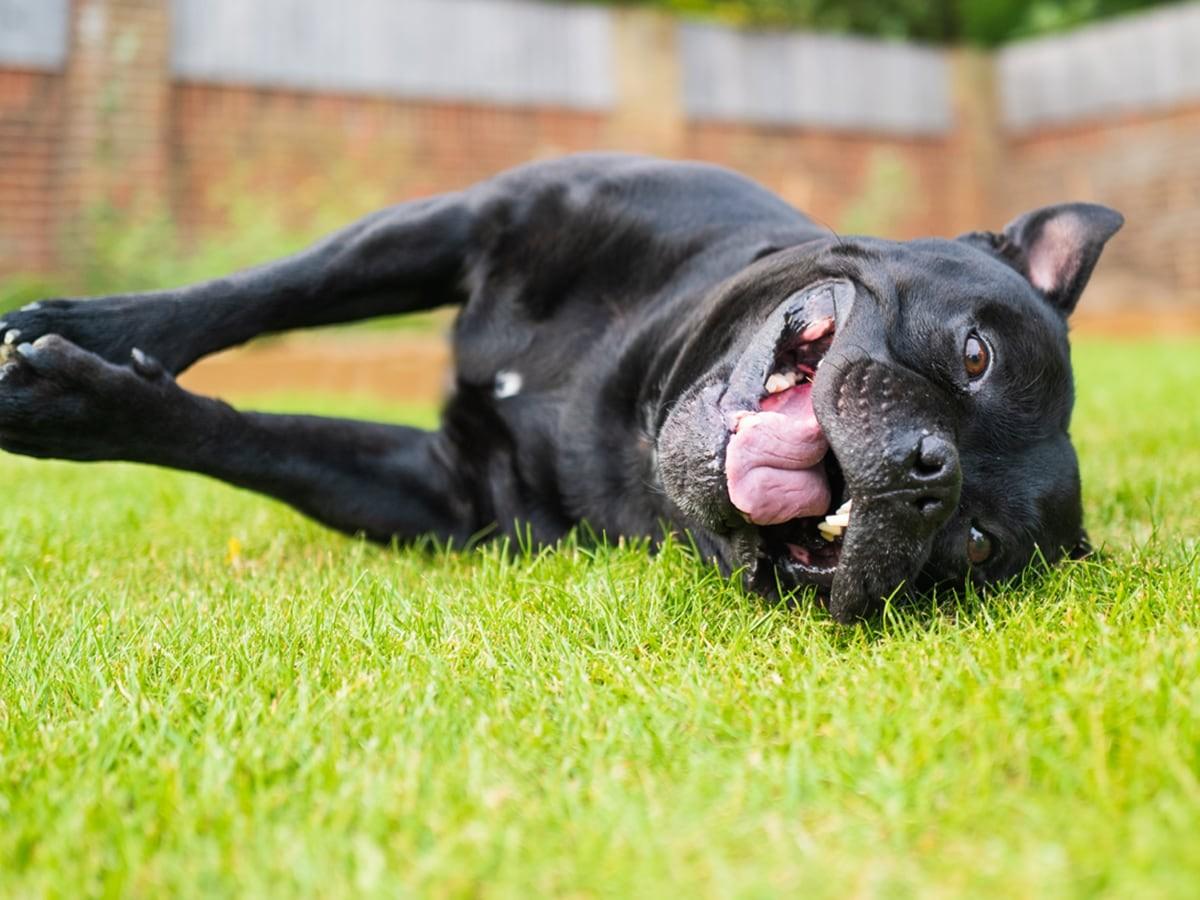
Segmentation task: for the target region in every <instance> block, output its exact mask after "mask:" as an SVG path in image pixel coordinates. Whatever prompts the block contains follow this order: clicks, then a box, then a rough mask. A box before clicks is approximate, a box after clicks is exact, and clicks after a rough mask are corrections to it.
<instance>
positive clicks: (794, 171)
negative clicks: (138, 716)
mask: <svg viewBox="0 0 1200 900" xmlns="http://www.w3.org/2000/svg"><path fill="white" fill-rule="evenodd" d="M594 149H616V150H628V151H638V152H648V153H655V154H660V155H663V156H669V157H680V158H691V159H701V160H707V161H711V162H715V163H720V164H723V165H727V166H731V167H733V168H736V169H738V170H740V171H742V172H744V173H746V174H748V175H750V176H752V177H754V178H756V179H758V180H760V181H762V182H763V183H765V184H766V185H768V186H769V187H771V188H772V189H774V190H775V191H777V192H779V193H780V194H781V195H782V196H783V197H785V198H786V199H787V200H789V201H790V202H791V203H793V204H795V205H796V206H798V207H800V208H801V209H803V210H805V211H807V212H809V213H810V214H811V215H813V216H814V217H815V218H817V219H818V220H820V221H822V222H824V223H826V224H827V225H829V226H830V227H831V228H835V229H837V230H839V231H842V232H851V233H853V232H871V233H875V234H880V235H883V236H890V237H899V238H905V237H913V236H917V235H928V234H935V235H947V236H950V235H955V234H958V233H960V232H963V231H968V230H974V229H977V228H982V227H987V228H998V227H1000V226H1002V225H1003V224H1004V223H1005V222H1007V221H1008V220H1009V219H1010V218H1012V217H1013V216H1015V215H1016V214H1018V213H1019V212H1022V211H1024V210H1026V209H1028V208H1031V207H1034V206H1038V205H1042V204H1046V203H1052V202H1056V201H1062V200H1094V201H1098V202H1102V203H1106V204H1109V205H1111V206H1114V207H1116V208H1117V209H1119V210H1121V211H1122V212H1123V213H1124V214H1125V215H1126V218H1127V225H1126V228H1125V230H1124V231H1123V232H1122V233H1121V234H1120V235H1118V237H1117V238H1116V239H1115V240H1114V241H1113V243H1112V244H1110V247H1109V249H1108V250H1107V251H1106V255H1105V257H1104V260H1103V261H1102V263H1101V265H1100V268H1099V270H1098V272H1097V275H1096V277H1095V279H1094V281H1093V287H1092V288H1091V289H1090V291H1089V293H1088V295H1086V296H1085V299H1084V305H1083V307H1082V309H1081V311H1080V313H1079V314H1078V321H1077V323H1076V327H1077V330H1079V331H1083V332H1088V331H1098V332H1104V333H1106V334H1118V335H1131V336H1132V335H1143V334H1147V333H1156V332H1166V333H1171V334H1178V333H1181V332H1183V333H1188V334H1195V333H1200V3H1194V2H1193V3H1166V4H1164V3H1152V2H1146V0H1069V2H1065V3H1054V2H1049V0H1011V2H1005V0H937V2H920V0H848V2H834V0H659V2H649V0H648V2H643V3H635V2H626V3H612V4H604V3H575V2H557V3H556V2H539V0H340V2H337V3H331V2H329V0H0V312H2V311H3V309H5V308H10V307H12V306H15V305H19V304H22V303H26V302H30V301H32V300H35V299H39V298H41V297H44V296H51V295H61V294H76V293H84V292H86V293H103V292H115V291H128V290H134V289H145V288H152V287H160V286H168V285H174V284H180V283H184V282H188V281H193V280H198V279H201V278H205V277H210V276H215V275H219V274H222V273H224V272H226V271H229V270H231V269H234V268H238V267H242V266H246V265H249V264H252V263H256V262H260V261H264V260H267V259H270V258H272V257H275V256H279V255H282V254H283V253H286V252H289V251H291V250H293V249H296V248H298V247H300V246H303V244H305V243H306V242H308V241H309V240H311V239H313V238H314V237H316V236H318V235H320V234H321V233H323V232H326V231H329V230H331V229H333V228H335V227H338V226H340V225H341V224H344V223H346V222H348V221H350V220H351V219H353V218H354V217H356V216H359V215H361V214H364V213H366V212H368V211H370V210H372V209H374V208H377V207H379V206H383V205H385V204H388V203H391V202H396V201H399V200H404V199H409V198H414V197H421V196H427V195H430V194H434V193H438V192H441V191H446V190H450V189H454V188H459V187H462V186H465V185H467V184H469V183H471V182H474V181H476V180H479V179H481V178H485V177H487V176H489V175H491V174H493V173H495V172H497V171H499V170H501V169H504V168H506V167H509V166H513V165H517V164H519V163H522V162H526V161H528V160H532V159H539V158H545V157H552V156H557V155H560V154H565V153H571V152H574V151H580V150H594ZM444 323H445V319H444V318H441V317H439V316H432V317H425V318H422V319H419V320H417V321H416V322H410V323H404V324H396V323H383V324H378V323H376V324H373V325H369V326H366V327H359V328H352V329H340V330H337V331H335V332H333V333H332V334H331V333H329V332H325V333H322V334H321V335H320V336H318V337H314V336H313V335H308V336H301V337H298V338H288V339H286V340H274V341H270V342H267V343H266V344H264V345H261V346H256V347H255V348H253V349H250V350H243V351H236V352H234V353H232V354H224V355H222V356H220V357H218V358H215V359H213V360H210V361H208V362H205V363H203V364H201V366H199V367H198V368H197V369H196V370H195V371H194V372H193V373H191V374H190V375H189V376H188V378H187V379H185V383H188V384H189V385H190V386H192V387H193V388H195V389H198V390H204V391H211V392H219V393H229V392H234V393H236V392H238V391H239V390H241V391H242V392H243V393H244V390H245V388H246V387H247V386H251V387H253V388H254V389H257V390H279V389H283V388H286V387H290V388H296V389H304V390H331V391H345V390H362V391H372V392H383V393H386V394H388V395H390V396H397V397H400V398H403V399H413V400H418V401H425V400H430V399H434V398H435V397H436V396H437V394H438V392H439V391H440V389H441V385H442V375H441V372H442V371H443V368H442V367H443V366H444V365H445V361H446V351H445V348H444V345H443V341H442V338H441V335H442V332H443V331H444Z"/></svg>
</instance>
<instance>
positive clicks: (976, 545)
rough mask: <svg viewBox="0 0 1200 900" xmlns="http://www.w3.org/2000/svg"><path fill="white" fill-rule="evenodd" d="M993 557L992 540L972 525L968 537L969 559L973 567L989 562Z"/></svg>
mask: <svg viewBox="0 0 1200 900" xmlns="http://www.w3.org/2000/svg"><path fill="white" fill-rule="evenodd" d="M991 555H992V539H991V538H990V537H988V536H987V535H986V534H984V533H983V532H982V531H980V530H979V529H978V528H976V527H975V526H974V525H972V526H971V532H970V534H968V535H967V559H969V560H970V561H971V565H973V566H977V565H979V564H980V563H985V562H987V561H988V558H989V557H990V556H991Z"/></svg>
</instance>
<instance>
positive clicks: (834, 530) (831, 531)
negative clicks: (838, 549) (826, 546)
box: [817, 522, 842, 541]
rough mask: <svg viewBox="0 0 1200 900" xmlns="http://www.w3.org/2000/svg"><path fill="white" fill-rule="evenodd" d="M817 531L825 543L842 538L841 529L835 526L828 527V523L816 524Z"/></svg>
mask: <svg viewBox="0 0 1200 900" xmlns="http://www.w3.org/2000/svg"><path fill="white" fill-rule="evenodd" d="M817 531H819V532H821V537H823V538H825V540H827V541H836V540H837V539H838V538H840V537H841V536H842V529H840V528H838V527H837V526H836V525H830V524H829V523H828V522H818V523H817Z"/></svg>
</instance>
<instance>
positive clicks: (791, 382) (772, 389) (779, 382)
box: [767, 372, 796, 394]
mask: <svg viewBox="0 0 1200 900" xmlns="http://www.w3.org/2000/svg"><path fill="white" fill-rule="evenodd" d="M795 384H796V375H795V373H794V372H793V373H789V374H788V375H785V374H784V373H783V372H772V373H771V377H770V378H768V379H767V393H768V394H778V393H782V392H783V391H786V390H787V389H788V388H790V387H794V386H795Z"/></svg>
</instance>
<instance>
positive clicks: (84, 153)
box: [0, 0, 1200, 306]
mask: <svg viewBox="0 0 1200 900" xmlns="http://www.w3.org/2000/svg"><path fill="white" fill-rule="evenodd" d="M167 9H168V5H167V4H166V3H165V0H73V10H74V25H73V27H72V30H71V42H70V52H69V56H68V63H67V65H66V67H65V69H64V71H63V72H62V73H59V74H45V73H32V72H22V71H5V70H0V275H3V274H6V273H13V272H47V273H54V274H55V275H56V276H59V277H64V276H70V275H71V274H72V273H77V272H78V271H79V269H80V267H81V265H82V263H83V261H84V260H86V258H87V256H86V254H87V252H88V247H87V238H88V228H87V215H88V213H89V211H90V210H92V209H94V208H95V206H96V205H97V204H114V205H116V206H119V207H122V208H132V209H137V208H139V206H141V207H145V208H147V209H151V210H152V209H154V207H155V206H159V207H162V206H166V207H167V208H168V209H169V211H170V212H172V213H173V214H174V216H175V218H176V219H177V220H178V221H179V222H180V223H181V224H182V225H183V227H184V230H185V233H188V234H193V235H194V234H201V233H208V234H213V233H222V229H223V228H225V229H228V225H229V223H228V222H227V221H226V220H225V219H224V218H223V215H224V214H225V212H226V210H227V208H228V200H229V195H230V192H231V191H233V192H237V191H243V192H246V193H248V194H249V195H251V196H253V197H254V198H255V199H254V200H253V201H251V202H258V201H259V200H260V199H261V202H263V203H264V204H270V205H271V206H272V207H273V208H274V209H276V210H279V209H283V210H285V211H286V214H287V219H288V221H287V224H288V226H289V227H290V228H293V229H294V230H295V231H296V232H311V231H312V230H313V228H314V227H315V224H316V223H317V222H318V220H319V221H320V224H321V225H322V226H324V224H326V220H327V219H328V218H329V216H328V213H329V211H330V208H331V207H332V209H333V212H334V213H335V214H336V216H344V217H346V218H348V217H350V216H352V215H356V214H359V213H362V212H365V211H366V210H367V209H369V208H371V207H374V206H378V205H381V204H383V203H386V202H393V201H396V200H400V199H404V198H408V197H417V196H424V195H428V194H432V193H437V192H439V191H445V190H450V189H454V188H459V187H463V186H465V185H467V184H470V183H472V182H474V181H476V180H478V179H481V178H484V177H487V176H488V175H490V174H492V173H494V172H496V171H499V170H501V169H504V168H507V167H509V166H513V165H517V164H519V163H522V162H525V161H528V160H530V159H536V158H542V157H547V156H554V155H559V154H564V153H570V152H573V151H578V150H590V149H620V150H631V151H648V152H655V153H660V154H664V155H671V156H682V157H690V158H698V159H703V160H708V161H711V162H716V163H722V164H725V165H729V166H732V167H734V168H736V169H739V170H741V171H743V172H745V173H747V174H749V175H751V176H752V177H755V178H757V179H759V180H761V181H763V182H764V183H765V184H767V185H768V186H769V187H771V188H773V189H775V190H776V191H778V192H779V193H780V194H782V195H783V196H784V197H785V198H787V199H788V200H790V201H791V202H793V203H794V204H796V205H797V206H799V207H801V208H803V209H805V210H806V211H808V212H809V213H811V214H812V215H814V216H815V217H816V218H818V219H819V220H821V221H823V222H825V223H827V224H829V225H830V226H832V227H835V228H838V229H840V230H851V229H858V228H862V229H865V230H870V231H873V232H876V233H882V234H886V235H892V236H897V237H909V236H914V235H918V234H946V235H950V234H956V233H958V232H961V231H964V230H967V229H970V228H976V227H996V226H999V225H1000V224H1002V223H1003V222H1004V221H1006V220H1007V219H1008V218H1010V217H1011V216H1013V215H1015V214H1016V213H1018V212H1020V211H1023V210H1025V209H1028V208H1031V207H1034V206H1038V205H1041V204H1045V203H1051V202H1056V201H1060V200H1063V199H1094V200H1098V201H1100V202H1105V203H1109V204H1111V205H1113V206H1116V207H1117V208H1118V209H1121V210H1122V211H1123V212H1125V214H1126V216H1127V218H1128V225H1127V227H1126V230H1125V232H1124V233H1122V234H1121V235H1120V236H1119V237H1118V239H1117V240H1116V241H1114V242H1113V245H1112V248H1111V250H1110V252H1109V253H1108V254H1106V257H1105V261H1104V263H1103V265H1102V266H1101V270H1100V273H1099V274H1100V276H1101V277H1100V278H1099V282H1100V285H1101V287H1102V288H1104V289H1106V290H1107V291H1108V297H1109V298H1110V301H1111V303H1112V304H1113V305H1116V304H1123V305H1128V302H1129V296H1130V294H1129V292H1130V291H1136V293H1137V297H1138V299H1139V302H1150V301H1149V300H1147V299H1146V298H1150V299H1153V300H1154V302H1178V301H1179V300H1181V299H1182V300H1184V301H1187V300H1188V299H1189V298H1192V299H1194V300H1195V302H1196V304H1197V305H1198V306H1200V252H1198V251H1197V249H1196V248H1197V247H1200V107H1195V108H1189V109H1178V110H1168V111H1163V112H1160V113H1157V114H1154V115H1147V116H1143V117H1140V118H1131V119H1122V120H1114V121H1105V122H1102V123H1097V124H1094V125H1090V126H1087V127H1076V128H1070V129H1057V130H1042V131H1040V132H1037V133H1035V134H1032V135H1025V136H1020V137H1013V136H1006V135H1004V134H1003V133H1002V132H1001V131H1000V129H999V128H998V126H997V124H996V115H995V112H994V109H995V102H994V96H993V81H992V79H993V76H992V71H993V66H992V62H991V60H990V59H989V58H988V57H987V56H986V55H983V54H969V53H956V54H954V55H953V57H952V59H953V65H952V69H953V71H954V96H955V109H956V117H957V124H956V128H955V130H954V131H953V132H952V133H950V134H948V135H946V136H943V137H936V138H927V139H903V138H897V137H889V136H883V135H872V134H855V133H846V132H834V131H817V130H813V129H801V128H778V127H760V126H753V125H747V124H717V123H697V122H688V121H686V120H685V118H684V115H683V111H682V100H681V95H680V86H679V84H678V77H677V76H678V71H677V66H674V63H673V60H674V58H675V57H674V56H673V54H674V53H675V52H676V50H675V49H674V46H673V41H674V38H673V35H674V30H673V26H672V25H671V23H670V21H669V20H666V19H664V18H662V17H655V16H652V15H649V14H645V13H640V12H636V11H625V12H622V13H621V14H620V16H621V19H620V22H621V27H620V28H619V29H618V41H617V45H618V51H619V54H618V55H619V60H618V62H619V65H618V74H619V76H620V77H619V85H618V97H617V102H616V107H615V108H614V109H613V110H612V111H611V112H610V113H584V112H576V111H570V110H562V109H519V108H501V107H490V106H478V105H469V104H454V103H433V102H419V101H409V100H398V99H389V98H382V97H370V96H358V95H354V96H349V95H337V94H323V93H322V94H317V93H306V92H301V91H284V90H264V89H255V88H248V87H236V86H216V85H205V84H184V83H173V82H172V81H171V78H170V75H169V65H168V48H169V28H168V25H169V22H168V17H167ZM322 211H323V212H324V213H325V216H324V218H321V217H320V216H318V213H319V212H322ZM329 224H331V223H329ZM230 240H233V241H236V240H237V235H231V237H230ZM1101 293H1103V291H1101ZM1100 302H1101V301H1096V300H1093V301H1091V304H1092V305H1093V306H1096V305H1097V304H1098V303H1100Z"/></svg>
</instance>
